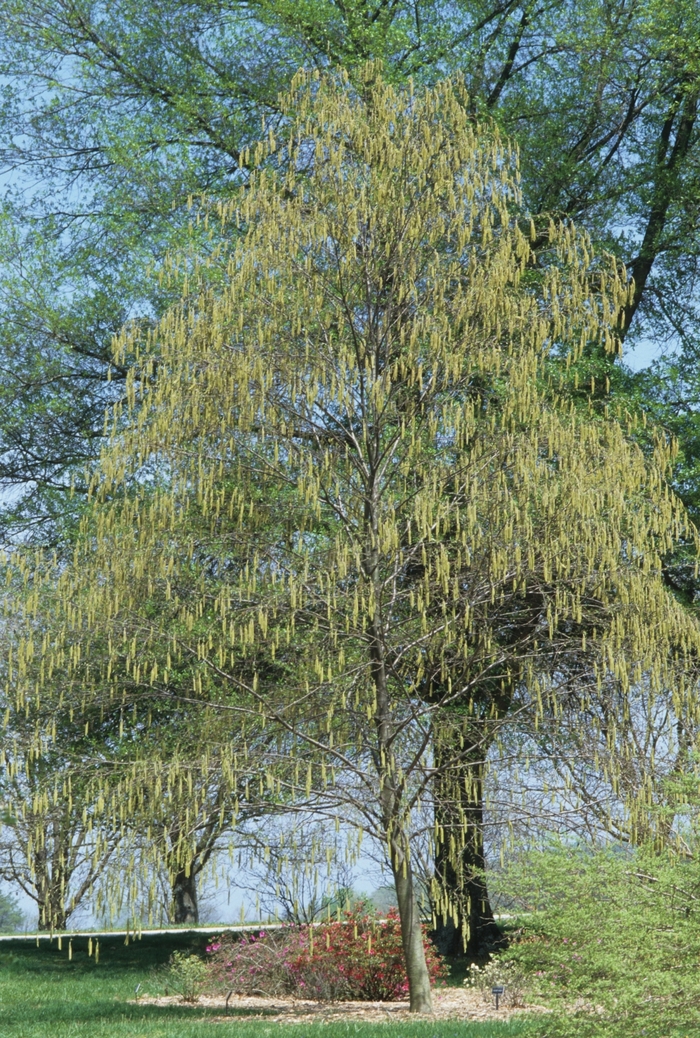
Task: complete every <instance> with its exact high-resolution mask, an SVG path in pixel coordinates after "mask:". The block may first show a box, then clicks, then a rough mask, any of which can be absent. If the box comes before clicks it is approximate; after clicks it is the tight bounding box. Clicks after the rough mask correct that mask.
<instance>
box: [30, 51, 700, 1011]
mask: <svg viewBox="0 0 700 1038" xmlns="http://www.w3.org/2000/svg"><path fill="white" fill-rule="evenodd" d="M285 112H287V113H288V117H289V120H290V127H289V130H288V132H287V133H285V135H284V136H283V137H282V138H281V139H280V140H279V141H278V140H277V138H276V137H275V135H274V133H271V134H270V135H269V137H268V140H267V142H266V143H264V144H262V145H260V147H259V148H257V149H256V151H255V152H254V153H253V155H252V156H251V159H250V161H251V163H252V164H253V165H260V170H259V171H258V172H256V173H255V174H254V175H253V176H252V178H251V181H250V188H249V190H248V191H247V192H246V193H245V195H244V196H243V198H242V199H241V201H240V202H239V204H238V205H237V206H231V207H224V208H223V210H222V212H221V227H222V229H223V230H222V233H223V232H224V231H225V228H226V227H227V226H231V225H233V226H235V227H239V228H240V232H239V233H240V235H242V237H241V238H239V235H238V234H233V242H232V246H231V248H230V250H228V251H223V250H221V252H220V253H219V255H217V256H214V257H212V256H207V257H205V260H204V261H203V262H204V263H205V264H206V265H211V264H212V263H216V264H218V266H219V269H220V271H221V273H222V276H221V278H220V279H219V282H218V284H217V286H216V288H208V289H206V290H205V291H203V292H201V293H200V294H198V295H197V294H192V295H189V296H187V297H186V298H185V299H184V300H183V303H182V305H181V306H179V307H175V308H174V309H173V310H172V311H170V312H169V313H168V314H167V315H166V316H165V317H164V318H163V319H162V320H161V321H160V322H159V324H158V325H157V327H156V328H155V329H154V331H153V332H152V333H151V334H150V335H149V336H148V339H147V340H146V341H143V340H142V341H141V342H140V346H139V348H140V349H141V350H142V361H141V365H142V367H141V370H139V371H133V372H132V373H130V375H129V376H128V378H127V383H126V389H127V393H126V407H127V408H130V410H129V412H128V413H127V414H123V415H122V421H121V422H116V425H115V433H114V444H113V447H112V448H111V449H110V450H109V451H108V452H106V453H105V454H104V456H103V459H102V463H101V466H100V469H99V473H98V480H96V495H97V502H96V506H95V511H94V517H93V518H90V519H86V521H85V524H84V529H83V535H82V537H81V540H80V541H79V542H78V545H77V548H76V553H75V558H74V560H73V562H72V563H71V565H70V566H67V567H64V568H63V569H62V570H60V572H58V573H55V574H53V575H50V576H49V577H48V578H47V579H49V580H51V581H55V582H56V587H57V595H58V599H59V601H63V602H64V603H65V607H64V616H65V620H64V627H63V631H64V632H65V633H62V632H61V631H57V634H56V636H55V638H54V639H53V641H52V642H51V644H48V645H46V646H45V647H44V650H43V653H42V660H43V663H44V665H45V667H47V668H50V665H51V661H52V660H54V659H55V658H58V657H61V656H62V654H63V653H64V651H65V650H64V648H63V643H64V640H65V639H66V638H76V637H79V639H80V645H81V650H80V653H79V654H78V653H75V652H74V653H72V654H71V664H72V666H73V670H74V673H76V674H78V673H80V674H81V675H82V684H81V687H82V688H83V689H86V687H87V688H88V689H89V692H86V693H85V694H86V695H88V694H89V696H90V701H91V702H93V703H99V702H101V701H102V702H104V704H105V706H106V705H107V704H108V703H110V702H112V701H115V700H117V699H118V698H119V696H121V695H122V694H123V693H122V689H123V687H124V679H123V675H124V674H126V675H127V676H128V677H129V679H130V680H131V681H132V682H133V683H135V685H136V686H138V687H142V688H147V689H148V694H149V695H150V696H153V697H159V696H167V697H169V698H170V699H171V701H179V702H180V703H182V704H188V705H189V706H190V707H191V709H192V711H193V712H194V711H198V712H200V714H201V717H202V718H203V719H204V721H202V722H201V723H205V721H206V723H207V724H209V725H211V728H210V730H211V731H214V729H215V721H216V719H219V720H220V719H221V718H225V717H228V716H231V715H236V716H238V717H240V718H241V728H240V729H239V732H240V734H239V739H240V740H241V742H243V743H244V745H245V740H247V739H248V738H250V736H251V733H254V732H256V731H260V730H266V731H267V732H268V737H269V742H268V744H267V746H266V748H265V750H266V752H264V753H259V754H257V756H256V764H257V766H258V769H259V770H258V775H259V778H260V783H261V786H263V785H267V787H268V788H270V789H271V790H277V791H280V792H282V794H283V795H284V796H286V797H288V798H289V799H290V802H292V803H296V805H297V806H298V807H301V805H304V806H305V807H306V808H308V809H311V810H313V811H314V812H316V813H317V814H323V815H325V816H327V817H329V818H331V817H333V818H338V820H339V822H340V823H342V822H347V823H350V824H354V825H356V826H360V827H361V828H363V829H364V830H365V831H366V832H368V833H369V834H370V835H371V836H372V837H373V838H375V839H376V840H377V841H379V842H380V843H382V844H383V845H384V846H385V847H386V849H387V858H388V863H389V866H390V868H391V870H392V874H393V879H394V885H395V889H396V897H397V903H398V908H399V913H400V917H401V928H402V938H403V946H404V953H405V957H406V964H407V972H408V976H409V981H410V987H411V1007H412V1009H413V1010H414V1011H425V1010H427V1009H429V1007H430V990H429V985H428V974H427V971H426V966H425V959H424V953H423V946H422V940H421V936H420V920H419V917H418V911H417V908H416V903H415V889H414V876H413V864H412V845H413V843H414V841H415V839H416V838H420V837H422V836H423V835H424V830H423V828H422V826H423V821H422V820H423V815H422V813H421V811H420V804H421V801H422V800H427V801H429V802H430V801H431V800H432V799H433V798H435V797H437V799H438V802H439V804H440V806H441V810H442V811H443V815H442V818H443V819H444V820H445V822H446V824H444V825H443V824H438V825H437V826H436V827H435V831H434V832H433V834H432V835H433V840H434V843H435V847H436V850H437V851H438V853H439V851H440V848H441V847H443V846H444V847H446V848H447V851H448V854H449V855H450V857H451V864H452V865H453V867H454V868H455V870H459V869H460V868H461V864H460V851H461V848H462V847H463V845H464V835H465V831H467V830H468V829H469V827H470V826H471V825H473V819H471V818H470V817H469V815H468V813H467V812H466V811H465V810H464V809H463V806H462V795H461V789H462V788H463V787H464V782H465V769H466V768H468V766H469V765H470V763H471V762H472V761H473V753H474V746H475V739H480V740H481V741H482V743H483V744H484V745H488V742H489V741H490V740H491V739H492V738H493V736H494V730H496V731H497V730H498V727H499V725H502V724H503V723H505V718H507V716H508V710H509V703H508V699H509V696H510V695H511V690H512V688H513V687H514V683H515V681H516V680H517V681H521V682H523V683H525V684H527V686H528V687H529V688H530V689H531V690H532V693H533V695H534V696H535V697H536V699H537V701H538V703H541V704H542V706H541V708H540V712H541V715H542V716H544V711H545V704H548V706H549V708H550V709H553V708H554V704H555V703H556V701H557V697H558V686H559V675H560V674H561V672H562V669H564V670H565V669H566V667H567V665H568V662H567V661H569V660H575V659H577V658H578V657H579V655H580V653H581V652H584V653H588V658H589V660H590V668H591V670H592V671H594V672H595V673H596V674H597V675H599V676H600V678H601V680H603V679H604V678H605V676H606V675H608V674H610V673H612V674H614V675H615V677H616V678H617V680H618V681H619V682H620V684H621V687H622V688H623V689H627V688H629V687H630V684H631V683H632V682H633V681H636V680H639V677H640V676H641V675H642V674H643V675H645V679H646V680H647V682H648V687H649V695H650V696H654V695H659V694H663V692H664V691H665V689H666V688H667V686H668V683H669V682H670V681H671V680H673V681H675V683H676V688H677V690H678V696H679V697H682V696H683V695H684V694H685V684H684V681H685V678H684V667H685V666H686V663H687V660H688V658H689V657H692V654H693V653H694V652H695V651H696V650H697V645H698V631H697V629H696V627H695V625H694V623H693V622H692V620H691V619H690V618H689V616H688V615H687V614H686V612H685V611H684V610H683V609H682V608H681V607H680V606H679V605H678V604H677V603H676V602H675V601H674V599H673V598H672V597H671V596H670V595H669V594H668V592H667V590H666V589H665V587H664V585H663V581H662V577H661V553H663V552H665V551H667V550H669V549H670V548H672V546H673V543H674V539H675V538H677V537H679V536H681V535H682V534H683V533H684V532H685V531H686V528H687V526H686V520H685V517H684V513H683V511H682V509H681V508H680V506H679V504H678V503H677V501H676V500H675V499H674V498H673V496H672V495H670V494H669V493H668V491H667V489H666V487H665V484H664V472H665V470H666V467H667V464H668V457H667V454H666V452H665V450H664V445H663V443H662V442H660V443H659V445H658V450H657V452H656V454H655V455H654V456H652V457H651V458H646V457H645V456H644V454H643V452H642V451H641V450H640V449H639V448H638V447H637V445H636V444H635V443H634V442H631V441H629V440H628V439H627V438H626V436H625V434H624V432H623V430H622V429H621V428H620V426H619V425H618V424H617V423H616V422H615V421H613V420H612V419H608V420H601V419H599V418H596V417H588V415H587V414H586V413H584V412H581V411H579V410H577V409H576V408H570V407H568V406H558V402H557V399H556V394H555V393H553V391H552V387H551V385H550V384H549V381H548V379H547V364H548V360H547V358H548V357H549V356H550V355H551V353H552V351H556V350H561V351H562V352H564V353H565V352H566V351H569V352H570V353H572V354H573V356H574V357H576V356H577V355H578V353H579V352H580V351H583V350H585V349H587V348H590V347H591V345H593V344H601V343H605V344H607V345H608V346H609V348H613V346H614V338H613V336H612V329H613V327H614V324H615V321H616V319H617V315H618V313H619V309H620V307H621V306H623V305H624V303H625V300H626V299H627V298H628V295H627V287H626V285H625V283H624V282H623V281H622V280H621V278H620V276H619V274H618V271H617V269H616V266H615V264H614V262H613V261H612V260H609V259H606V258H605V257H603V258H601V259H598V260H596V259H592V258H591V250H590V243H589V242H588V240H587V239H586V238H585V236H583V235H581V234H579V233H578V232H576V231H575V229H574V228H572V227H571V226H567V225H565V224H560V225H555V224H552V225H551V227H550V230H549V234H548V245H547V249H546V251H545V250H541V251H540V252H539V254H536V253H534V251H533V249H532V248H531V246H530V244H529V242H528V237H527V235H526V233H524V232H523V229H522V227H523V225H524V227H525V229H526V230H529V224H528V222H527V221H524V220H523V219H522V216H521V214H520V212H519V210H518V201H519V189H518V185H517V175H516V172H515V161H514V157H513V155H512V153H511V151H510V149H509V147H508V146H507V145H506V144H505V142H504V141H503V140H502V139H501V138H500V137H499V135H498V134H497V133H496V132H495V130H493V129H489V128H488V127H482V126H478V125H477V126H475V125H474V123H473V120H472V118H471V115H470V112H469V108H468V98H467V95H466V93H465V92H464V91H463V90H462V89H461V88H460V87H459V86H456V85H451V84H449V83H444V84H440V85H439V86H437V87H436V88H435V89H431V90H426V91H424V92H421V93H419V94H415V95H411V94H410V93H407V92H402V91H397V90H394V89H393V88H392V87H390V86H389V85H387V84H386V83H385V82H384V81H383V80H382V79H381V77H380V76H379V74H378V72H377V70H376V68H375V67H373V66H369V67H368V68H367V69H366V71H365V73H364V78H363V79H362V80H361V81H360V90H359V92H358V91H357V90H354V89H353V88H352V87H351V86H349V85H348V84H347V83H346V82H345V81H343V80H340V81H338V80H337V79H334V78H332V77H323V78H321V79H320V80H317V79H314V78H313V77H311V78H309V77H304V76H301V77H300V78H299V79H298V80H297V82H296V86H295V92H294V93H293V94H292V96H291V97H290V98H289V99H288V101H287V102H286V107H285ZM275 156H279V158H278V159H275ZM275 162H277V168H276V169H275ZM571 344H576V345H575V346H572V345H571ZM123 348H124V349H125V350H126V349H130V348H133V339H130V338H129V333H128V332H127V333H125V337H124V346H123ZM137 386H138V387H139V391H140V395H141V397H142V399H141V400H139V399H138V395H139V394H137V392H136V389H137ZM137 477H138V478H137ZM121 488H124V489H125V490H126V493H125V495H124V496H123V497H122V496H120V494H119V493H118V492H119V491H120V489H121ZM192 510H196V511H198V512H201V514H202V516H203V517H206V518H207V519H208V523H209V527H208V533H207V531H206V528H204V527H203V528H200V536H199V538H198V539H197V541H196V542H195V541H194V540H193V539H192V528H191V525H190V516H191V514H192ZM135 517H136V518H137V522H136V523H135V522H134V518H135ZM281 531H285V532H286V535H285V536H280V533H281ZM205 535H206V540H205V541H202V537H204V536H205ZM231 541H235V542H236V544H237V554H236V559H237V562H236V565H235V566H230V565H229V560H230V558H231V553H230V550H228V551H222V545H223V544H225V543H227V542H231ZM117 546H118V550H117ZM181 566H184V567H185V570H187V568H188V567H190V566H192V567H193V570H192V572H194V573H197V572H199V574H200V576H199V578H198V581H195V582H194V583H193V584H192V585H190V590H189V593H188V595H187V596H186V597H185V598H181V597H180V596H179V595H178V593H177V591H176V590H175V589H176V587H177V584H178V579H179V573H180V567H181ZM212 573H213V574H216V576H217V578H218V579H217V581H216V585H215V587H216V591H215V593H214V594H213V595H212V583H211V576H212ZM35 580H36V581H37V582H39V583H40V582H41V574H40V573H38V574H37V575H36V577H35ZM139 582H142V586H147V587H148V588H149V589H150V596H152V595H153V594H154V593H156V592H157V593H158V594H159V595H161V596H162V598H163V599H164V600H165V601H166V602H169V603H171V605H170V613H169V615H168V614H167V613H166V614H165V615H164V614H163V613H162V612H161V611H160V610H153V609H150V608H148V607H147V606H146V605H144V596H143V594H139V593H138V591H137V588H138V587H139ZM76 602H82V603H83V608H82V609H81V610H77V609H76V607H75V603H76ZM92 643H94V644H95V645H96V646H97V645H100V646H104V645H105V643H106V644H107V652H106V654H105V652H104V651H103V650H101V651H99V652H93V651H92V648H91V645H92ZM164 646H167V651H168V655H169V656H170V657H171V659H169V660H167V661H166V662H165V663H164V662H163V648H164ZM78 657H80V658H78ZM80 659H82V660H89V661H90V663H89V675H90V680H89V683H88V682H86V680H85V676H86V674H85V669H84V665H83V664H82V663H81V662H80ZM176 660H183V661H186V662H187V664H188V666H187V668H186V671H185V672H186V673H187V675H188V680H190V681H191V691H189V692H187V691H186V690H185V689H184V688H183V687H179V688H178V687H175V688H173V686H172V675H173V673H174V672H175V670H176V669H177V667H176V663H175V661H176ZM117 661H118V663H119V669H120V676H119V677H116V676H114V674H113V668H114V666H115V663H116V662H117ZM85 666H87V665H85ZM484 690H488V695H489V696H490V709H489V710H488V711H484V699H485V695H484ZM23 694H24V695H25V696H26V695H29V691H28V690H27V689H24V690H23ZM581 694H582V696H585V691H584V692H582V693H581ZM502 700H503V702H501V701H502ZM261 726H262V728H261ZM475 733H476V734H475ZM443 745H448V746H449V747H450V749H451V752H450V753H449V754H446V753H445V754H443V753H442V752H440V751H441V748H442V746H443ZM217 752H219V753H220V754H221V772H222V774H223V775H224V776H228V781H229V783H231V785H233V784H234V783H235V784H238V783H239V780H240V776H241V773H244V772H245V767H246V764H245V762H244V761H241V760H240V759H239V754H240V752H241V751H240V749H239V750H236V749H234V748H232V747H231V746H230V743H229V744H228V752H227V746H226V743H225V742H224V743H219V744H218V748H217ZM260 769H262V770H260ZM263 770H264V778H263ZM148 774H152V775H153V774H155V775H156V776H157V769H153V768H152V765H151V771H150V772H149V771H145V772H144V776H146V777H147V776H148ZM134 781H135V780H134V779H133V778H131V777H130V776H129V775H128V774H127V775H126V777H125V778H124V795H127V794H128V791H129V788H130V786H131V788H133V783H134ZM139 781H141V779H139ZM157 795H158V794H157V793H156V794H155V797H154V800H155V799H156V798H157ZM142 802H143V804H144V806H145V807H146V808H147V807H148V799H147V797H146V796H143V797H142ZM447 810H449V813H450V817H449V820H448V819H447V818H446V815H445V812H446V811H447ZM438 821H439V816H438ZM435 883H436V889H435V891H434V896H435V898H436V900H440V899H442V910H443V912H451V911H455V912H456V911H457V907H458V906H456V905H454V904H453V900H454V898H453V895H454V890H451V889H450V887H449V884H448V883H447V882H446V881H445V877H444V874H443V875H441V874H440V872H438V874H437V876H436V879H435Z"/></svg>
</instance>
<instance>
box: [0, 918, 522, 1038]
mask: <svg viewBox="0 0 700 1038" xmlns="http://www.w3.org/2000/svg"><path fill="white" fill-rule="evenodd" d="M204 943H205V941H204V939H201V938H196V939H193V938H192V936H191V935H187V934H183V935H182V937H180V936H179V935H173V936H169V937H168V939H167V941H166V940H163V938H162V937H158V938H154V937H150V938H149V937H148V936H144V937H143V939H142V940H140V941H135V942H132V943H131V944H130V945H129V946H128V947H125V945H124V939H123V938H121V937H120V938H109V939H108V940H101V941H100V962H99V963H98V964H95V962H94V960H93V959H90V958H88V955H87V939H86V938H79V939H76V940H74V941H73V959H72V961H69V960H68V952H67V946H66V945H67V942H66V941H65V940H64V941H63V949H62V951H59V950H58V947H57V942H56V941H54V942H53V945H52V946H50V947H47V946H44V945H43V942H42V947H40V948H37V947H36V945H35V944H32V943H31V942H30V941H21V940H18V941H16V942H12V944H11V945H10V946H9V948H8V946H7V945H5V946H4V948H3V950H2V951H0V1035H1V1036H2V1038H88V1036H89V1038H204V1036H207V1038H219V1036H220V1038H227V1036H230V1038H233V1036H234V1035H235V1038H273V1036H274V1038H280V1036H285V1035H286V1036H288V1038H306V1036H307V1035H313V1036H316V1035H318V1038H321V1036H323V1038H341V1036H342V1038H346V1036H348V1035H352V1036H355V1035H356V1036H358V1038H375V1036H377V1038H379V1036H381V1038H518V1036H520V1035H522V1036H523V1038H524V1036H525V1032H526V1024H525V1022H524V1021H513V1022H512V1023H510V1024H508V1023H505V1022H504V1023H481V1024H468V1023H459V1022H446V1021H441V1022H433V1021H416V1022H415V1023H413V1022H410V1023H391V1024H389V1023H387V1024H369V1023H368V1024H362V1023H356V1022H355V1021H352V1022H348V1023H331V1024H322V1023H318V1024H308V1025H303V1024H296V1025H289V1026H287V1025H283V1024H278V1023H274V1022H272V1021H266V1020H265V1019H261V1020H259V1021H242V1020H240V1019H237V1018H236V1014H235V1012H233V1011H232V1012H231V1013H230V1014H229V1016H228V1018H226V1019H222V1011H221V1010H207V1009H205V1008H202V1007H198V1006H194V1007H190V1006H185V1005H174V1006H151V1005H142V1004H130V1001H129V1000H130V999H133V998H134V991H135V988H136V986H137V985H138V984H142V985H143V987H145V988H147V987H149V979H150V974H151V970H152V969H153V968H154V967H155V966H159V965H161V964H163V963H164V962H167V960H168V957H169V956H170V953H171V952H172V951H174V950H175V949H180V950H187V949H192V950H199V949H200V948H201V947H202V946H203V944H204ZM150 986H151V987H153V982H152V981H151V982H150Z"/></svg>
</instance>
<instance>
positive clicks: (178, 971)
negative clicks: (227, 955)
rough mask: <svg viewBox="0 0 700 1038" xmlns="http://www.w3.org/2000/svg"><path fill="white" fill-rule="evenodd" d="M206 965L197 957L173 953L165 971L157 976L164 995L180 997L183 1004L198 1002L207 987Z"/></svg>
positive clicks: (184, 953)
mask: <svg viewBox="0 0 700 1038" xmlns="http://www.w3.org/2000/svg"><path fill="white" fill-rule="evenodd" d="M207 977H208V971H207V964H206V962H205V961H204V960H203V959H202V958H201V957H200V956H199V955H194V954H189V955H188V954H187V953H186V952H181V951H174V952H173V953H172V955H171V956H170V962H169V963H168V966H167V967H166V969H164V970H161V971H159V973H158V974H157V979H158V983H159V984H160V986H162V988H163V990H164V992H165V994H166V995H169V994H175V995H180V997H181V998H182V1001H183V1002H198V1001H199V998H200V995H201V994H202V993H203V992H204V991H205V989H206V987H207Z"/></svg>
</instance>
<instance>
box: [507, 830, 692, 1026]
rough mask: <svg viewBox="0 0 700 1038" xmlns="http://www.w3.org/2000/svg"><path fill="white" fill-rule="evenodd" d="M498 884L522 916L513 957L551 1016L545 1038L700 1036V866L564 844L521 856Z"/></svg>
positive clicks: (511, 908)
mask: <svg viewBox="0 0 700 1038" xmlns="http://www.w3.org/2000/svg"><path fill="white" fill-rule="evenodd" d="M494 883H495V884H497V885H498V888H499V890H501V891H502V892H503V893H504V894H505V895H506V898H507V901H506V903H508V904H509V911H511V912H512V911H515V913H516V917H515V919H514V920H512V923H513V926H514V927H515V928H516V930H515V936H514V940H513V944H512V947H511V949H510V950H509V952H508V953H507V955H506V959H507V961H510V962H513V963H516V964H517V967H518V969H520V970H524V971H525V972H526V973H527V975H528V981H529V985H530V999H531V1000H532V1001H544V1002H546V1003H547V1004H549V1005H550V1006H551V1007H552V1008H553V1009H554V1012H555V1018H554V1020H552V1021H551V1022H548V1024H547V1029H546V1033H547V1034H548V1035H562V1036H564V1035H571V1036H574V1035H576V1036H587V1035H596V1036H598V1035H600V1036H601V1038H602V1036H608V1035H609V1036H611V1038H612V1036H615V1038H618V1036H619V1038H626V1036H629V1038H637V1036H638V1035H640V1034H647V1035H652V1036H660V1035H669V1034H672V1035H683V1034H692V1033H695V1031H696V1030H697V1028H698V1026H699V1025H700V1011H699V1009H698V1006H699V1005H700V980H699V978H698V970H697V962H698V956H699V955H700V929H699V927H698V920H699V919H700V866H699V865H698V862H697V861H695V860H693V859H690V860H684V859H678V858H674V857H673V856H672V855H660V856H657V855H654V854H652V853H649V852H647V851H644V850H642V849H638V850H633V849H631V848H629V847H620V846H613V847H610V848H608V849H601V850H591V849H590V848H586V847H583V846H569V847H559V848H557V849H555V850H552V851H547V852H540V853H536V852H533V853H530V854H526V855H524V856H523V858H522V859H521V860H519V861H518V863H517V864H515V865H512V866H511V867H509V868H507V869H506V870H505V872H504V873H503V874H501V875H497V876H496V877H494ZM535 1033H536V1032H535Z"/></svg>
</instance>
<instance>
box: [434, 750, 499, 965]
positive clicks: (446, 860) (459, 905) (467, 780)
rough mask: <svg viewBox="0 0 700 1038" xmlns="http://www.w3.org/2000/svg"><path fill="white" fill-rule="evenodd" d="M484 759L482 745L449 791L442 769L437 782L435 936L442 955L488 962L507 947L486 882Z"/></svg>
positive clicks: (442, 753)
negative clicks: (465, 956) (440, 835)
mask: <svg viewBox="0 0 700 1038" xmlns="http://www.w3.org/2000/svg"><path fill="white" fill-rule="evenodd" d="M449 750H450V747H449V744H448V745H447V746H443V747H442V748H441V749H440V750H439V751H438V753H437V754H436V757H440V758H442V757H443V756H444V755H445V754H447V753H449ZM458 752H460V753H463V751H458ZM483 755H484V748H483V747H480V748H479V749H478V751H477V754H475V756H474V759H472V760H470V759H469V758H467V760H465V763H464V765H463V766H462V767H461V768H460V769H459V776H458V781H454V780H453V781H451V783H450V788H449V789H446V788H445V785H446V784H445V772H444V771H441V770H438V778H437V782H436V798H435V823H436V826H437V827H438V829H439V831H440V833H441V834H442V838H441V839H440V840H439V841H438V845H437V847H436V851H435V878H436V880H437V884H438V886H439V888H440V891H441V894H440V895H439V900H438V901H437V904H436V905H435V909H434V910H435V920H436V925H435V929H434V930H433V933H432V937H433V941H434V942H435V946H436V947H437V949H438V951H439V952H440V954H441V955H450V956H461V955H465V954H466V955H467V956H468V957H469V958H470V959H482V958H485V957H486V956H487V955H489V954H490V953H491V952H493V951H495V950H496V949H497V948H499V947H503V945H504V943H505V941H504V937H503V933H502V932H501V930H500V928H499V926H498V924H497V923H496V920H495V918H494V915H493V910H492V908H491V902H490V899H489V893H488V887H487V884H486V874H485V869H486V861H485V857H484V762H483ZM436 763H437V760H436ZM451 848H452V849H451Z"/></svg>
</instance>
